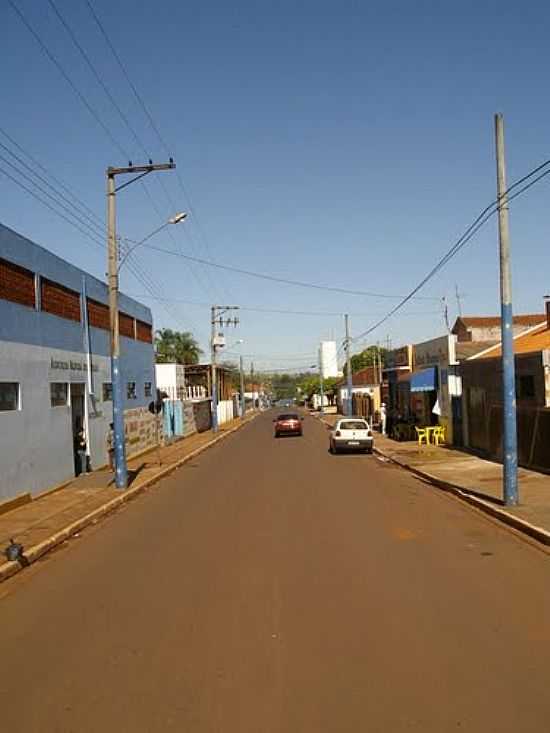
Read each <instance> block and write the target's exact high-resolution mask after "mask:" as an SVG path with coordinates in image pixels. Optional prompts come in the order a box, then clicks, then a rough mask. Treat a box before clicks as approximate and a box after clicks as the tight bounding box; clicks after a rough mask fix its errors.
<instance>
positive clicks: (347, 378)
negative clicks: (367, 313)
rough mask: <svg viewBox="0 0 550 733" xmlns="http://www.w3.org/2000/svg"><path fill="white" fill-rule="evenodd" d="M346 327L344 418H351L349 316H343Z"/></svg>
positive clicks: (351, 382)
mask: <svg viewBox="0 0 550 733" xmlns="http://www.w3.org/2000/svg"><path fill="white" fill-rule="evenodd" d="M344 322H345V325H346V380H347V393H348V395H347V400H346V408H345V411H346V417H351V413H352V412H353V375H352V373H351V353H350V352H351V339H350V337H349V316H348V314H347V313H346V314H345V316H344Z"/></svg>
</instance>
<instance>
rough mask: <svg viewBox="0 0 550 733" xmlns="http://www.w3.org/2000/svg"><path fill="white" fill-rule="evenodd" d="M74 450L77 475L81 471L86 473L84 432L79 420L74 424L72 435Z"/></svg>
mask: <svg viewBox="0 0 550 733" xmlns="http://www.w3.org/2000/svg"><path fill="white" fill-rule="evenodd" d="M74 452H75V463H76V466H75V468H76V470H75V473H76V475H77V476H80V474H81V473H88V465H87V456H86V434H85V432H84V428H83V427H82V424H81V423H80V422H78V423H77V425H76V433H75V436H74Z"/></svg>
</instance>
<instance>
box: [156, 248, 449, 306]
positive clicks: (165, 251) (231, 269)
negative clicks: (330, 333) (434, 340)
mask: <svg viewBox="0 0 550 733" xmlns="http://www.w3.org/2000/svg"><path fill="white" fill-rule="evenodd" d="M143 246H144V247H148V248H149V249H152V250H155V251H156V252H162V253H163V254H167V255H172V256H173V257H183V259H185V260H191V262H200V263H201V264H203V265H207V266H208V267H216V268H218V269H220V270H228V271H229V272H236V273H238V274H239V275H248V276H249V277H256V278H259V279H261V280H269V281H270V282H278V283H283V284H285V285H294V286H296V287H300V288H313V289H314V290H326V291H331V292H334V293H345V294H347V295H360V296H363V297H368V298H389V299H392V300H394V299H395V298H402V297H403V296H402V295H388V293H372V292H368V291H366V290H349V289H348V288H338V287H333V286H331V285H319V284H317V283H308V282H303V281H301V280H289V279H287V278H283V277H277V276H275V275H267V274H266V273H262V272H253V271H252V270H244V269H242V268H240V267H233V266H232V265H222V264H221V263H219V262H212V261H211V260H204V259H202V258H199V257H192V256H191V255H186V254H182V253H181V252H172V251H171V250H169V249H164V248H163V247H157V246H156V245H153V244H145V245H143ZM417 300H439V298H435V297H428V296H422V297H421V298H417Z"/></svg>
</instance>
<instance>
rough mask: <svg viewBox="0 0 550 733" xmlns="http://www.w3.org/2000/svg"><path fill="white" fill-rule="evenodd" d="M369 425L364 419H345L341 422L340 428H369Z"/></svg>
mask: <svg viewBox="0 0 550 733" xmlns="http://www.w3.org/2000/svg"><path fill="white" fill-rule="evenodd" d="M368 429H369V426H368V423H366V422H365V421H364V420H343V421H342V422H341V423H340V430H368Z"/></svg>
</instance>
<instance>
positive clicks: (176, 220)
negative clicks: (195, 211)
mask: <svg viewBox="0 0 550 733" xmlns="http://www.w3.org/2000/svg"><path fill="white" fill-rule="evenodd" d="M185 219H187V214H186V213H185V212H180V213H179V214H175V215H174V216H171V217H170V219H168V221H165V222H164V224H161V225H160V226H159V227H157V228H156V229H155V230H154V231H152V232H151V233H150V234H148V235H147V236H146V237H143V239H140V240H139V242H134V240H133V239H126V240H125V241H126V242H133V246H132V247H130V248H129V249H127V250H126V252H125V253H124V257H123V258H122V259H121V260H120V262H119V264H118V268H117V272H120V270H121V268H122V265H123V264H124V263H125V262H126V260H127V259H128V257H129V256H130V255H131V254H132V252H133V251H134V250H136V249H137V248H138V247H141V245H142V244H145V242H147V241H148V240H149V239H151V238H152V237H154V236H155V235H156V234H158V233H159V232H161V231H162V230H163V229H165V228H166V227H167V226H168V225H169V224H179V223H180V222H181V221H185Z"/></svg>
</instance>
